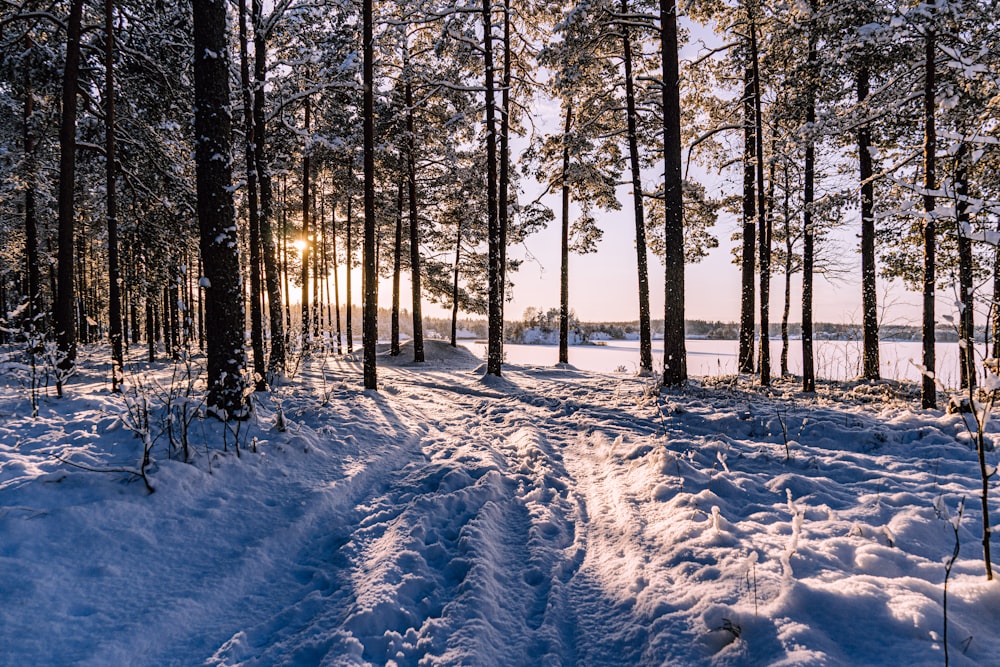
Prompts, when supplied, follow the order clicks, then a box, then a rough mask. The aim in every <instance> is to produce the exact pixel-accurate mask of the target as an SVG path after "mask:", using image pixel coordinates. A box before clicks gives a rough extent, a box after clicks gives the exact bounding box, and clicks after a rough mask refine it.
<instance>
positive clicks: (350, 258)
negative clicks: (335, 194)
mask: <svg viewBox="0 0 1000 667" xmlns="http://www.w3.org/2000/svg"><path fill="white" fill-rule="evenodd" d="M353 203H354V198H353V197H351V196H350V195H348V197H347V303H346V306H347V315H346V319H347V322H346V325H347V353H348V354H351V353H352V352H354V316H353V313H354V296H353V294H352V289H351V273H353V269H354V246H353V245H352V243H351V235H352V229H353V228H354V220H353V213H354V210H353Z"/></svg>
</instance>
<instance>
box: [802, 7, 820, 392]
mask: <svg viewBox="0 0 1000 667" xmlns="http://www.w3.org/2000/svg"><path fill="white" fill-rule="evenodd" d="M812 7H813V13H812V15H813V19H814V20H815V16H816V6H815V1H814V2H813V3H812ZM816 30H817V27H816V25H815V23H813V24H811V25H810V26H809V47H808V48H809V50H808V53H807V55H806V58H807V68H806V72H807V74H806V76H808V77H809V80H808V81H807V82H806V86H807V91H806V133H807V135H806V155H805V165H804V173H803V181H804V183H803V187H802V207H803V213H802V391H804V392H814V391H816V371H815V366H814V359H815V357H814V354H813V261H814V248H813V245H814V230H813V210H812V206H813V199H814V189H815V180H816V147H815V140H814V138H813V131H814V126H815V124H816V92H815V86H816V85H817V82H818V72H817V71H816V60H817V54H816Z"/></svg>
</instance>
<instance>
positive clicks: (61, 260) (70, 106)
mask: <svg viewBox="0 0 1000 667" xmlns="http://www.w3.org/2000/svg"><path fill="white" fill-rule="evenodd" d="M82 20H83V0H73V2H72V4H71V5H70V13H69V21H68V22H67V24H66V65H65V69H64V70H63V81H62V121H61V125H60V128H59V253H58V258H57V268H56V273H57V276H58V281H57V286H58V290H57V293H56V307H55V312H54V321H55V328H56V344H57V346H58V348H59V354H60V357H61V358H60V360H59V367H60V368H61V369H62V370H63V371H66V372H69V371H71V370H72V369H73V366H74V364H75V363H76V323H75V321H74V317H75V316H74V312H73V306H74V300H75V299H74V289H73V268H74V266H73V247H74V236H75V223H76V221H75V205H74V201H73V195H74V190H75V186H76V109H77V99H76V96H77V89H78V87H79V81H78V77H79V73H80V32H81V23H82ZM56 391H57V393H58V395H59V396H62V376H59V377H58V378H57V380H56Z"/></svg>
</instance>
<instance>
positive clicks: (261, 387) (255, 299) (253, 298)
mask: <svg viewBox="0 0 1000 667" xmlns="http://www.w3.org/2000/svg"><path fill="white" fill-rule="evenodd" d="M239 25H240V93H241V94H242V97H243V128H244V143H243V151H244V160H245V164H246V179H247V215H248V217H249V218H250V220H249V222H250V242H249V245H250V345H251V348H252V349H253V377H254V390H255V391H265V390H266V389H267V368H266V366H265V362H264V312H263V309H262V308H261V291H262V289H263V286H262V284H261V282H262V281H261V275H260V261H261V257H260V218H259V215H258V210H257V202H258V199H257V166H256V162H255V160H254V127H253V94H252V90H251V83H250V57H249V54H248V39H247V0H239Z"/></svg>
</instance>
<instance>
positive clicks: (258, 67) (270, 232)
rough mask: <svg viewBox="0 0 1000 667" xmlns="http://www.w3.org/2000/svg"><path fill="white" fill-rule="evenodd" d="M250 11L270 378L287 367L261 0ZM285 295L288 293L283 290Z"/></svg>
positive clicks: (254, 119) (259, 218)
mask: <svg viewBox="0 0 1000 667" xmlns="http://www.w3.org/2000/svg"><path fill="white" fill-rule="evenodd" d="M250 11H251V12H252V14H253V26H254V93H253V133H254V134H253V137H254V164H255V166H256V171H257V185H258V187H259V193H260V209H259V211H258V224H259V225H260V243H261V251H262V252H261V254H262V255H263V260H264V289H265V290H267V306H268V320H269V322H270V329H271V354H270V357H269V359H268V363H267V372H268V375H269V376H274V375H275V374H278V373H284V372H285V366H286V364H287V359H286V354H287V353H286V348H285V328H284V326H283V323H284V318H283V317H282V312H281V311H282V303H281V285H280V282H281V276H280V275H279V271H278V258H277V252H278V246H277V243H276V240H275V238H274V210H273V209H274V205H273V202H274V195H273V192H272V189H271V174H270V171H269V169H268V166H267V153H266V143H265V139H266V137H265V134H266V129H267V126H266V119H265V117H264V83H265V78H266V72H267V69H266V65H267V45H266V36H265V34H264V29H263V23H264V20H263V16H262V11H263V7H262V3H261V0H252V2H251V3H250ZM286 293H287V290H286Z"/></svg>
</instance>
